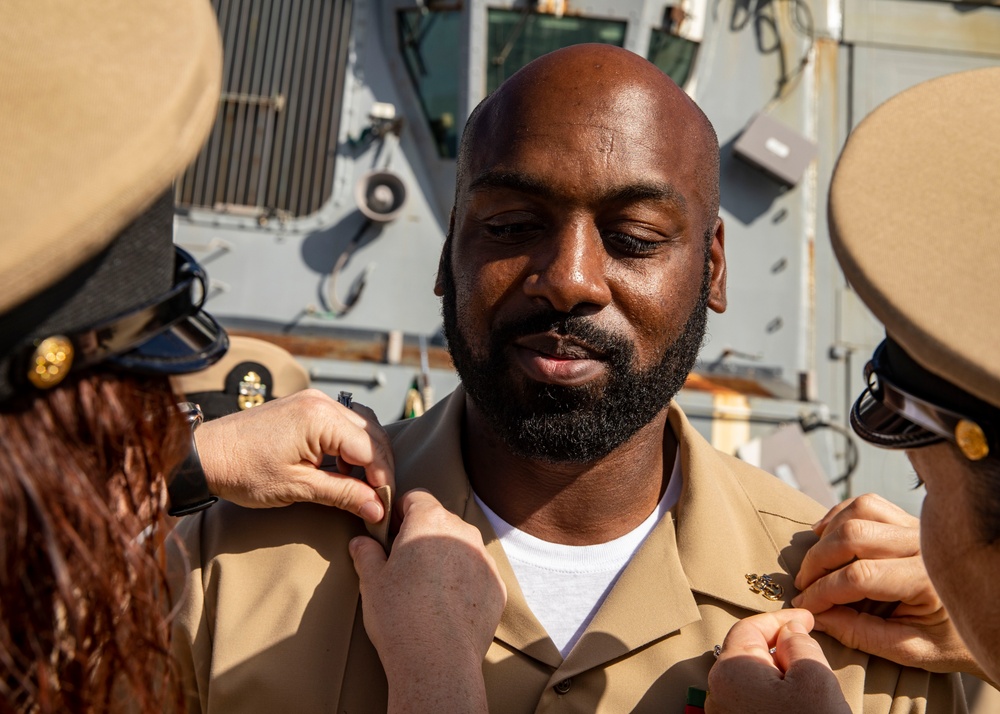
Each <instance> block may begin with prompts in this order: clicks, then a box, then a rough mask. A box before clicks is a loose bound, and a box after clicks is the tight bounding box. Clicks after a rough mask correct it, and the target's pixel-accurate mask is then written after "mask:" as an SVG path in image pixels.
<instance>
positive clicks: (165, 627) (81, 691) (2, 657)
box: [0, 372, 190, 713]
mask: <svg viewBox="0 0 1000 714" xmlns="http://www.w3.org/2000/svg"><path fill="white" fill-rule="evenodd" d="M176 401H177V399H176V397H175V395H174V394H173V392H172V390H171V387H170V384H169V382H168V381H167V379H165V378H163V377H141V376H135V375H119V374H114V373H110V372H100V373H94V374H90V375H84V376H82V377H76V378H71V379H70V380H67V382H66V383H64V384H62V385H60V386H59V387H57V388H56V389H54V390H52V391H50V392H46V393H43V394H36V395H33V396H30V397H26V398H21V399H19V400H16V401H12V402H9V403H6V404H3V405H0V444H2V445H3V446H2V448H0V712H32V713H35V712H42V713H44V712H91V711H100V712H114V711H120V710H125V709H128V710H130V711H136V710H137V709H138V710H139V711H143V712H153V711H164V710H166V709H176V710H182V709H183V698H182V693H181V690H180V687H179V685H178V679H177V676H176V671H175V667H174V666H173V664H172V660H171V659H170V654H169V644H170V641H169V637H170V628H169V613H168V604H167V584H166V563H165V558H164V549H163V548H162V545H163V542H164V539H165V538H166V537H167V536H168V534H169V525H168V522H167V517H166V511H165V507H166V477H167V476H168V475H169V474H171V473H172V472H173V470H174V469H175V468H176V467H177V465H178V464H179V463H180V461H181V459H182V458H183V457H184V454H185V452H186V450H187V448H188V444H189V443H190V439H189V433H190V432H189V431H188V427H187V426H186V424H185V423H184V421H183V419H182V417H181V416H180V414H179V413H178V411H177V409H176V407H175V403H176Z"/></svg>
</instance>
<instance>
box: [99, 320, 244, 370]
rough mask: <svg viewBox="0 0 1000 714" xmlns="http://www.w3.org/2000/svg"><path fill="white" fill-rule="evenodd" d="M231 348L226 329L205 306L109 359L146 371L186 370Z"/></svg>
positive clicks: (200, 366) (199, 366) (211, 361)
mask: <svg viewBox="0 0 1000 714" xmlns="http://www.w3.org/2000/svg"><path fill="white" fill-rule="evenodd" d="M227 349H229V337H228V336H227V335H226V331H225V330H224V329H223V328H222V326H221V325H219V323H218V322H216V321H215V318H213V317H212V316H211V315H209V314H208V313H207V312H205V311H204V310H199V311H198V312H197V313H196V314H194V315H192V316H190V317H185V318H183V319H181V320H179V321H178V322H176V323H174V324H173V325H171V326H170V327H169V328H168V329H166V330H164V331H163V332H160V333H159V334H157V335H154V336H153V337H151V338H150V339H148V340H146V341H145V342H143V343H142V344H141V345H139V346H138V347H136V348H135V349H133V350H131V351H129V352H126V353H125V354H122V355H118V356H117V357H112V358H110V359H109V360H108V362H109V363H110V364H112V365H115V366H117V367H119V368H121V369H125V370H128V371H130V372H140V373H143V374H165V375H169V374H186V373H188V372H197V371H198V370H201V369H205V368H206V367H209V366H211V365H212V364H214V363H215V362H217V361H218V360H219V359H220V358H221V357H222V356H223V355H224V354H225V353H226V350H227Z"/></svg>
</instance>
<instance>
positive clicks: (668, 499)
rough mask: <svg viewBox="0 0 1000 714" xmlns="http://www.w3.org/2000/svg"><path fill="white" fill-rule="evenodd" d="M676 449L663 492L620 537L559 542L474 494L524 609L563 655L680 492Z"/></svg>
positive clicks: (678, 460) (678, 454)
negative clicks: (644, 516) (519, 526)
mask: <svg viewBox="0 0 1000 714" xmlns="http://www.w3.org/2000/svg"><path fill="white" fill-rule="evenodd" d="M681 479H682V476H681V469H680V452H678V453H677V455H676V456H675V457H674V470H673V473H671V475H670V481H669V483H668V484H667V490H666V492H665V493H664V494H663V498H662V499H660V503H659V504H658V505H657V507H656V508H655V509H654V510H653V512H652V513H650V514H649V517H648V518H647V519H646V520H645V521H643V522H642V523H640V524H639V526H638V527H636V528H635V529H634V530H632V531H631V532H629V533H626V534H625V535H623V536H621V537H620V538H615V539H614V540H612V541H608V542H607V543H599V544H597V545H563V544H561V543H549V542H548V541H544V540H541V539H540V538H535V537H534V536H532V535H528V534H527V533H525V532H524V531H521V530H518V529H517V528H515V527H514V526H512V525H510V524H509V523H507V522H506V521H504V520H503V519H501V518H500V517H499V516H498V515H497V514H495V513H494V512H493V511H491V510H490V508H489V507H488V506H487V505H486V504H485V503H483V502H482V501H481V500H480V498H479V496H476V495H475V493H474V494H473V495H474V496H475V499H476V503H478V504H479V507H480V508H482V509H483V513H485V514H486V518H487V519H489V522H490V525H492V526H493V530H494V531H495V532H496V534H497V538H499V540H500V545H502V546H503V549H504V553H505V554H506V555H507V560H509V561H510V565H511V567H512V568H513V569H514V575H515V577H517V582H518V584H519V585H520V586H521V590H522V591H523V592H524V598H525V600H526V601H527V603H528V607H529V608H531V611H532V612H533V613H534V614H535V617H537V618H538V621H539V622H540V623H541V625H542V627H544V628H545V631H546V632H548V633H549V637H550V638H551V639H552V641H553V642H554V643H555V645H556V647H557V648H558V649H559V651H560V652H561V653H562V656H563V657H565V656H566V655H567V654H569V652H570V650H571V649H573V645H575V644H576V641H577V640H578V639H580V635H582V634H583V631H584V630H585V629H587V625H588V624H590V621H591V620H593V619H594V615H595V614H596V613H597V610H598V608H600V606H601V603H602V602H604V598H605V597H607V594H608V593H609V592H610V591H611V588H612V586H613V585H614V584H615V581H616V580H617V579H618V576H619V575H621V572H622V571H623V570H624V569H625V566H626V565H628V562H629V560H631V558H632V556H633V555H634V554H635V552H636V551H637V550H638V549H639V546H641V545H642V542H643V541H644V540H645V539H646V536H647V535H649V533H650V531H652V530H653V528H654V526H656V524H657V523H658V522H659V521H660V519H661V518H663V516H664V515H665V514H666V513H667V511H669V510H670V509H671V508H673V506H674V504H676V503H677V500H678V498H680V494H681Z"/></svg>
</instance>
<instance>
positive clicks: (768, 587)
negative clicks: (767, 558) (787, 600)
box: [746, 573, 785, 600]
mask: <svg viewBox="0 0 1000 714" xmlns="http://www.w3.org/2000/svg"><path fill="white" fill-rule="evenodd" d="M746 578H747V584H748V585H749V586H750V592H752V593H757V594H758V595H760V596H762V597H764V598H767V599H768V600H780V599H781V596H782V595H784V594H785V589H784V588H783V587H781V585H779V584H778V583H776V582H774V579H773V578H772V577H771V576H770V575H757V574H756V573H747V576H746Z"/></svg>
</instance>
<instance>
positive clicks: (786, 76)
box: [761, 0, 816, 114]
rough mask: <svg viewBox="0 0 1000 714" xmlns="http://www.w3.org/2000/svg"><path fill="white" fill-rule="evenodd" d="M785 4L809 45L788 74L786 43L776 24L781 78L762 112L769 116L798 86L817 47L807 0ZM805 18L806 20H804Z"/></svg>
mask: <svg viewBox="0 0 1000 714" xmlns="http://www.w3.org/2000/svg"><path fill="white" fill-rule="evenodd" d="M782 2H783V3H784V5H783V7H785V8H786V11H788V8H790V9H791V10H790V12H791V21H792V27H794V28H795V30H796V31H797V32H798V34H800V35H802V36H803V37H805V38H806V39H808V40H809V44H808V46H807V47H806V49H805V51H804V52H803V53H802V57H801V58H800V59H799V62H798V64H797V65H796V66H795V68H794V69H793V70H792V72H791V73H788V72H787V71H786V69H785V43H784V40H783V39H782V37H781V31H780V30H779V29H778V28H779V24H778V23H777V22H775V24H774V31H775V34H777V36H778V45H779V51H780V54H781V77H779V78H778V86H777V88H776V89H775V91H774V95H773V96H772V97H771V99H769V100H768V102H767V104H765V105H764V108H763V109H762V110H761V114H767V113H769V112H770V111H771V110H772V109H774V107H775V106H777V104H778V103H779V102H781V101H782V100H783V99H784V98H785V97H786V96H788V94H789V93H790V92H791V90H792V89H794V88H795V86H796V85H797V84H798V82H799V80H800V79H801V77H802V73H803V72H804V71H805V68H806V66H808V64H809V58H810V56H811V55H812V51H813V47H814V46H815V45H816V26H815V23H814V22H813V15H812V10H811V9H810V8H809V5H808V4H807V3H806V2H805V0H782ZM803 18H804V19H803Z"/></svg>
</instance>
